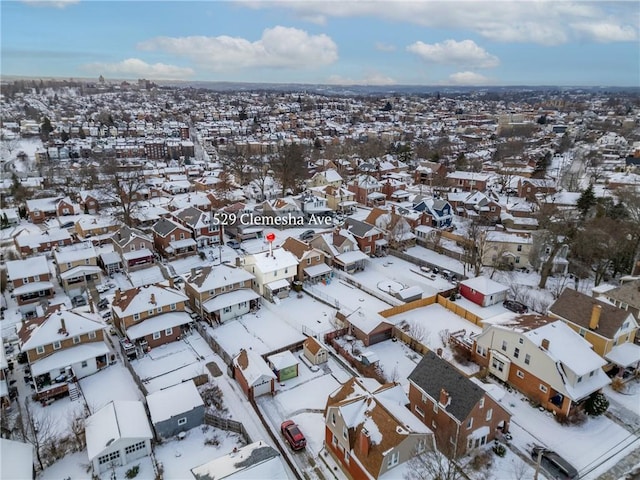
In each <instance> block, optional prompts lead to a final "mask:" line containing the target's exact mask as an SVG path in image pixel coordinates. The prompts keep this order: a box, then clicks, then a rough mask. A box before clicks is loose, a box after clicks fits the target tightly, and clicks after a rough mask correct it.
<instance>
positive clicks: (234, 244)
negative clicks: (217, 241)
mask: <svg viewBox="0 0 640 480" xmlns="http://www.w3.org/2000/svg"><path fill="white" fill-rule="evenodd" d="M227 246H228V247H231V248H233V249H234V250H238V249H239V248H240V242H239V241H237V240H229V241H228V242H227Z"/></svg>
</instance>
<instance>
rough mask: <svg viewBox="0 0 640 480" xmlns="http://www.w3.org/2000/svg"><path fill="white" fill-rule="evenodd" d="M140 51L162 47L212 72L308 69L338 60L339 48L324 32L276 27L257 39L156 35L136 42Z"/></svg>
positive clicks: (268, 29) (224, 36)
mask: <svg viewBox="0 0 640 480" xmlns="http://www.w3.org/2000/svg"><path fill="white" fill-rule="evenodd" d="M138 48H140V49H142V50H162V51H165V52H168V53H171V54H174V55H178V56H182V57H187V58H190V59H191V60H193V61H194V62H196V63H197V64H199V65H201V66H205V67H207V68H209V69H211V70H214V71H229V70H237V69H241V68H256V67H268V68H292V69H298V68H307V67H317V66H322V65H329V64H331V63H334V62H335V61H336V60H337V59H338V47H337V45H336V44H335V42H334V41H333V40H332V39H331V38H330V37H329V36H327V35H324V34H320V35H309V34H308V33H307V32H306V31H304V30H299V29H297V28H288V27H282V26H276V27H274V28H267V29H265V30H264V32H263V33H262V37H261V38H260V40H257V41H255V42H251V41H249V40H247V39H245V38H240V37H229V36H226V35H222V36H218V37H204V36H191V37H157V38H152V39H150V40H147V41H144V42H141V43H140V44H138Z"/></svg>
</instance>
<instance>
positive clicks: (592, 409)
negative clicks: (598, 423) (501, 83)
mask: <svg viewBox="0 0 640 480" xmlns="http://www.w3.org/2000/svg"><path fill="white" fill-rule="evenodd" d="M608 408H609V400H607V397H605V396H604V393H602V392H594V393H592V394H591V396H590V397H589V398H588V400H587V401H586V402H585V404H584V410H585V412H587V414H589V415H591V416H592V417H597V416H599V415H602V414H603V413H604V412H606V411H607V409H608Z"/></svg>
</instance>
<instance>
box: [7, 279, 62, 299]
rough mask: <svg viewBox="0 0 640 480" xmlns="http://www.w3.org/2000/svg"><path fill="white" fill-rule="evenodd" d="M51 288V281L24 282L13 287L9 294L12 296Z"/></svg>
mask: <svg viewBox="0 0 640 480" xmlns="http://www.w3.org/2000/svg"><path fill="white" fill-rule="evenodd" d="M51 288H53V283H51V282H34V283H26V284H24V285H20V286H19V287H18V288H14V289H13V292H11V295H13V296H14V297H15V296H17V295H24V294H25V293H33V292H40V291H42V290H49V289H51Z"/></svg>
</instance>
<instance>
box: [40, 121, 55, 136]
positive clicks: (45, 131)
mask: <svg viewBox="0 0 640 480" xmlns="http://www.w3.org/2000/svg"><path fill="white" fill-rule="evenodd" d="M51 132H53V126H52V125H51V120H49V117H44V120H43V121H42V124H41V125H40V135H41V136H42V139H43V140H49V135H50V134H51Z"/></svg>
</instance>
